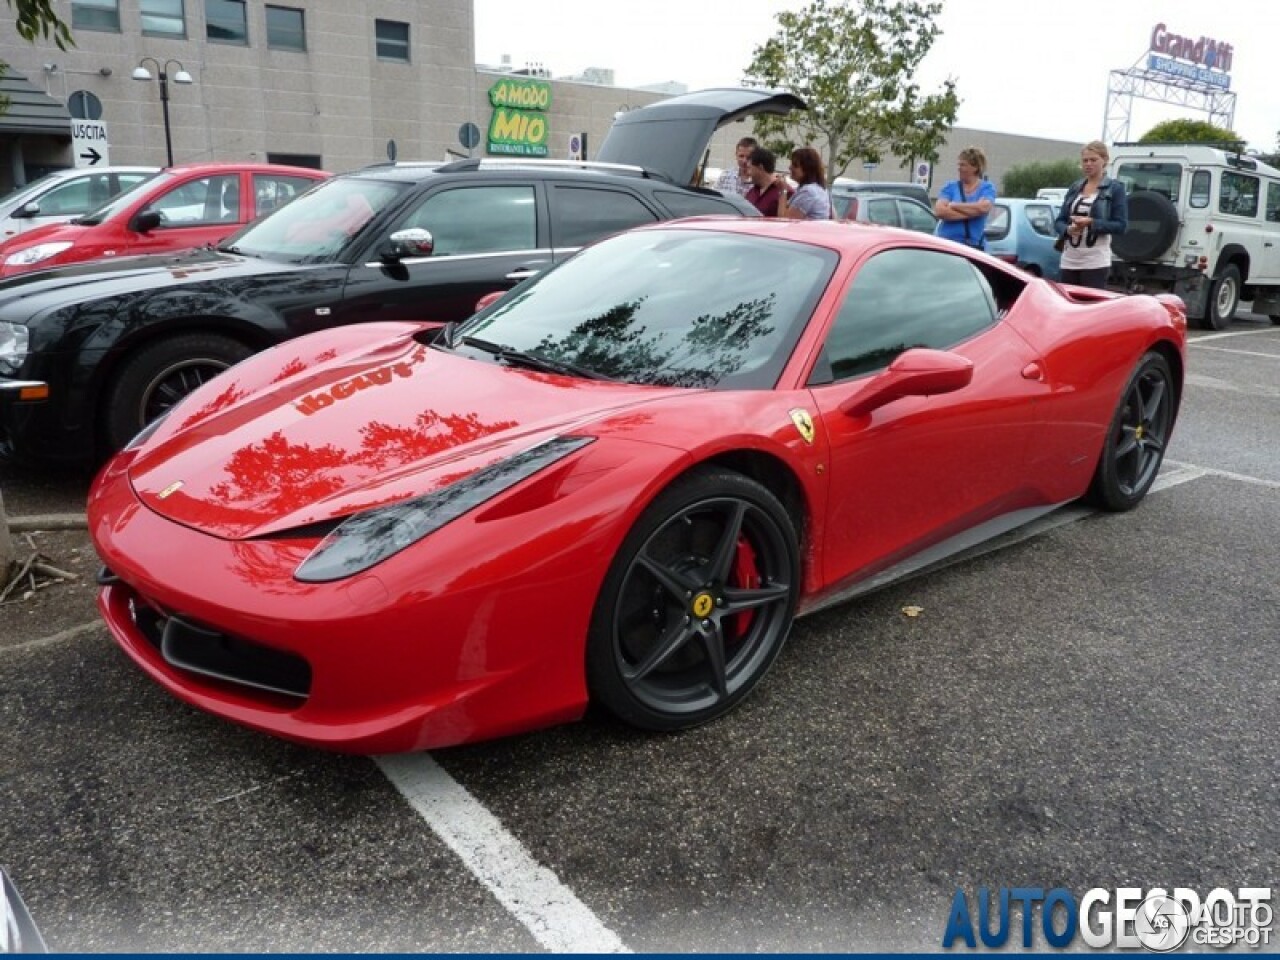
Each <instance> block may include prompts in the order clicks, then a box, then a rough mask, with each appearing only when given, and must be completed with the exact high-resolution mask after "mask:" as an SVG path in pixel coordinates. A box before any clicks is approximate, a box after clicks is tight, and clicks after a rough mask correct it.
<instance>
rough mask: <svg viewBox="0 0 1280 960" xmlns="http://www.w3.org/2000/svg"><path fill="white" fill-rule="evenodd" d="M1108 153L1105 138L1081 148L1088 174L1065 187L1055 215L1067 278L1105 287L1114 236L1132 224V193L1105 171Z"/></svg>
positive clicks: (1083, 167) (1065, 280)
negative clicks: (1056, 216)
mask: <svg viewBox="0 0 1280 960" xmlns="http://www.w3.org/2000/svg"><path fill="white" fill-rule="evenodd" d="M1110 158H1111V154H1110V153H1109V152H1108V151H1107V145H1106V144H1105V143H1103V142H1102V141H1101V140H1094V141H1092V142H1090V143H1086V144H1085V145H1084V147H1083V148H1082V149H1081V151H1080V171H1081V172H1082V173H1083V174H1084V176H1083V177H1082V178H1081V179H1079V180H1077V181H1076V182H1075V183H1073V184H1072V185H1071V186H1070V187H1068V188H1067V196H1066V198H1065V199H1064V200H1063V201H1062V209H1061V210H1059V211H1058V218H1057V220H1056V221H1054V226H1055V227H1056V228H1057V231H1058V236H1059V238H1061V242H1062V282H1063V283H1073V284H1075V285H1077V286H1081V287H1096V288H1097V289H1099V290H1101V289H1104V288H1105V287H1106V285H1107V277H1108V275H1109V274H1110V273H1111V237H1112V236H1113V235H1114V234H1117V233H1124V232H1125V230H1126V229H1128V227H1129V198H1128V196H1126V194H1125V192H1124V184H1122V183H1121V182H1120V181H1119V180H1112V179H1111V178H1110V177H1108V176H1107V161H1108V160H1109V159H1110Z"/></svg>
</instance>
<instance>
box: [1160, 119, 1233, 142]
mask: <svg viewBox="0 0 1280 960" xmlns="http://www.w3.org/2000/svg"><path fill="white" fill-rule="evenodd" d="M1233 141H1234V142H1236V143H1239V144H1240V146H1241V148H1243V147H1244V140H1242V139H1241V137H1240V135H1239V134H1238V133H1236V132H1235V131H1234V130H1228V129H1226V128H1225V127H1215V126H1214V125H1213V124H1212V123H1209V122H1207V121H1205V120H1188V119H1185V118H1184V119H1181V120H1166V121H1164V123H1157V124H1156V125H1155V126H1154V127H1152V128H1151V129H1150V130H1148V131H1147V132H1146V133H1144V134H1143V135H1142V136H1141V137H1139V138H1138V142H1139V143H1230V142H1233Z"/></svg>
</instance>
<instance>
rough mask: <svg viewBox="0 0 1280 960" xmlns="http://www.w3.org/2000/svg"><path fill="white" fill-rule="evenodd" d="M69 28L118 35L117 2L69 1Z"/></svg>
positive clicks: (117, 0) (118, 8)
mask: <svg viewBox="0 0 1280 960" xmlns="http://www.w3.org/2000/svg"><path fill="white" fill-rule="evenodd" d="M71 28H72V29H73V30H111V31H114V32H115V33H119V32H120V2H119V0H71Z"/></svg>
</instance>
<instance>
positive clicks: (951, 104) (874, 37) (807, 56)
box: [747, 0, 960, 179]
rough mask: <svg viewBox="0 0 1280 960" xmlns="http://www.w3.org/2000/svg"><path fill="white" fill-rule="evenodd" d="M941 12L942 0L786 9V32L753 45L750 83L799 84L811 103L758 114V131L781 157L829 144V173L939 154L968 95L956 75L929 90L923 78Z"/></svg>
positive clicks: (870, 0)
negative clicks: (959, 89)
mask: <svg viewBox="0 0 1280 960" xmlns="http://www.w3.org/2000/svg"><path fill="white" fill-rule="evenodd" d="M941 10H942V3H941V2H940V0H932V2H923V3H922V2H919V0H813V2H812V3H811V4H810V5H809V6H808V7H806V8H804V9H803V10H800V11H798V12H793V11H784V12H782V13H779V14H778V15H777V21H778V27H779V29H778V32H777V34H775V35H774V36H773V37H772V38H771V39H770V40H767V41H766V42H765V43H764V44H763V45H761V46H759V47H756V49H755V51H754V52H753V55H752V60H751V65H750V66H749V67H748V68H747V75H748V82H749V83H753V84H759V85H761V86H765V87H771V88H775V89H783V90H789V91H791V92H792V93H795V94H797V95H799V96H801V97H803V98H804V99H805V101H807V102H808V104H809V110H808V112H807V113H805V114H803V115H800V116H796V115H792V116H789V117H777V116H757V117H756V118H755V132H756V136H757V137H758V138H759V139H760V140H761V141H762V142H764V143H766V144H768V146H769V147H770V149H772V150H774V151H775V152H777V153H778V154H779V155H780V156H785V155H787V154H788V153H790V152H791V150H792V149H794V148H795V147H796V146H797V145H801V144H809V143H812V144H815V145H816V144H820V143H825V144H826V145H827V156H826V167H827V175H828V178H829V179H834V178H835V177H837V176H840V175H841V174H843V173H844V172H845V170H847V169H848V168H849V164H850V163H852V162H853V161H854V160H858V161H859V162H863V161H865V162H871V163H879V162H880V160H881V159H882V158H883V157H884V155H885V154H886V153H893V154H895V155H896V156H899V157H912V158H921V159H927V160H930V161H932V162H936V161H937V159H938V148H939V147H940V146H941V145H942V143H943V141H944V140H945V138H946V134H947V131H948V130H949V129H950V128H951V125H952V124H953V123H955V118H956V109H957V108H958V107H959V105H960V100H959V98H958V97H957V96H956V92H955V83H954V81H952V80H947V81H946V82H945V83H944V84H943V89H942V92H940V93H936V94H930V95H928V96H924V95H922V94H921V92H920V87H919V86H918V85H917V84H916V83H915V82H914V81H913V77H914V76H915V74H916V70H917V68H918V67H919V65H920V62H921V61H922V60H923V59H924V57H925V55H926V54H927V53H928V52H929V49H930V48H931V47H932V46H933V41H934V39H935V38H936V37H937V36H938V32H939V31H938V28H937V27H936V26H935V25H934V19H935V18H936V17H937V15H938V13H940V12H941Z"/></svg>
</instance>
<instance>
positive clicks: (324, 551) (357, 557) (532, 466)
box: [293, 437, 595, 583]
mask: <svg viewBox="0 0 1280 960" xmlns="http://www.w3.org/2000/svg"><path fill="white" fill-rule="evenodd" d="M594 439H595V438H594V437H554V438H552V439H551V440H547V441H545V442H543V443H540V444H538V445H537V446H534V447H530V448H529V449H528V450H525V451H523V452H521V453H517V454H515V455H514V456H511V457H507V458H506V459H505V460H499V461H498V462H497V463H493V464H490V465H489V466H487V467H484V468H483V469H480V470H477V471H476V472H475V473H473V474H471V476H469V477H467V478H465V479H463V480H459V481H458V482H457V483H454V484H451V485H450V486H447V487H444V488H442V489H440V490H436V491H433V492H432V493H429V494H427V495H425V496H422V497H415V498H414V499H412V500H405V501H402V502H400V503H393V504H391V505H390V506H386V507H378V508H376V509H374V510H368V511H366V512H364V513H357V514H355V515H354V516H351V517H348V518H347V519H346V520H344V521H343V522H342V523H341V524H339V525H338V527H337V528H336V529H335V530H333V532H331V533H330V534H329V535H328V536H326V537H325V538H324V539H323V540H321V541H320V543H319V544H317V546H316V548H315V549H314V550H312V551H311V553H310V554H309V555H308V556H307V559H305V560H303V561H302V563H301V565H300V566H299V567H298V569H297V570H295V571H294V574H293V575H294V578H295V579H297V580H301V581H302V582H304V583H328V582H330V581H332V580H341V579H343V578H344V577H350V576H354V575H355V574H357V573H360V572H362V571H364V570H368V569H369V568H370V567H372V566H374V565H375V564H378V563H381V562H382V561H383V560H386V559H387V558H388V557H392V556H395V555H396V554H397V553H399V552H400V551H401V550H403V549H404V548H405V547H408V546H411V545H412V544H415V543H417V542H418V541H419V540H421V539H422V538H423V537H425V536H427V534H429V533H432V532H434V531H436V530H439V529H440V528H441V527H443V526H444V525H445V524H447V523H452V522H453V521H454V520H456V519H458V518H459V517H460V516H462V515H463V514H464V513H467V512H468V511H470V510H473V509H475V508H476V507H478V506H480V505H481V504H483V503H486V502H487V501H489V500H491V499H493V498H494V497H496V496H497V495H498V494H500V493H502V492H503V491H504V490H507V489H509V488H511V487H513V486H515V485H516V484H517V483H520V482H521V481H522V480H526V479H528V478H529V477H531V476H533V475H534V474H535V473H537V472H538V471H539V470H542V469H544V468H546V467H549V466H550V465H551V464H553V463H555V462H557V461H558V460H562V459H564V458H565V457H567V456H569V454H571V453H573V452H574V451H576V450H580V449H582V448H583V447H585V446H586V445H587V444H589V443H591V442H592V441H593V440H594Z"/></svg>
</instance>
